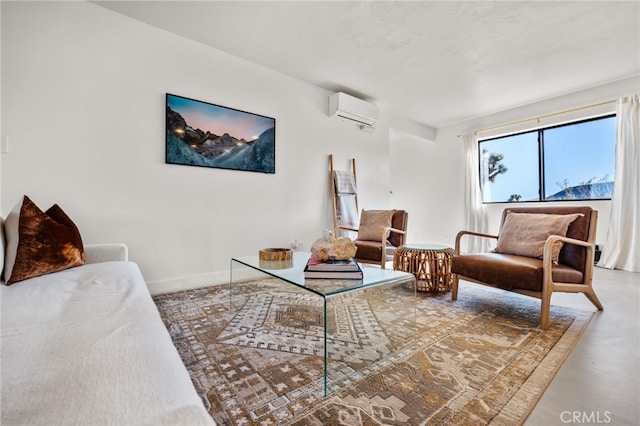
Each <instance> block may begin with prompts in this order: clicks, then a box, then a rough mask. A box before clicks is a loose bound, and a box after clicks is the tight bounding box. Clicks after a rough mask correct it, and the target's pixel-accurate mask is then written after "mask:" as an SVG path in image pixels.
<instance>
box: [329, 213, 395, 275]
mask: <svg viewBox="0 0 640 426" xmlns="http://www.w3.org/2000/svg"><path fill="white" fill-rule="evenodd" d="M395 214H402V215H403V218H402V222H403V223H404V225H405V229H406V225H407V222H408V213H407V212H406V211H404V210H397V211H396V213H395ZM336 229H343V230H346V231H353V232H358V228H353V227H349V226H342V225H338V226H336ZM391 234H397V235H399V236H400V237H399V243H400V244H398V245H397V246H394V245H390V243H389V238H390V237H391ZM406 235H407V233H406V230H403V229H397V228H392V227H385V228H384V233H383V236H382V239H381V241H380V243H378V242H372V241H366V242H365V241H362V240H358V238H357V237H356V239H355V240H354V243H355V245H356V247H358V246H359V245H364V244H371V243H373V244H376V245H378V246H379V247H380V257H379V258H378V257H377V256H376V257H373V256H372V257H364V256H362V255H361V254H360V253H361V250H360V249H359V250H358V252H356V256H355V259H356V261H358V262H361V263H369V264H373V265H379V266H380V267H381V268H382V269H385V268H386V264H387V262H388V261H389V260H392V259H393V253H388V249H389V248H393V251H395V249H396V248H397V247H400V246H401V245H402V244H404V243H405V242H406Z"/></svg>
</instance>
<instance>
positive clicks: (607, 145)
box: [479, 115, 616, 203]
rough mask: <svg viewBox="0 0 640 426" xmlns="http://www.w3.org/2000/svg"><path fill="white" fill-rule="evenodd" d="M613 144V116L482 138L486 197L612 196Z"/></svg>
mask: <svg viewBox="0 0 640 426" xmlns="http://www.w3.org/2000/svg"><path fill="white" fill-rule="evenodd" d="M615 144H616V117H615V115H609V116H606V117H599V118H594V119H590V120H584V121H580V122H575V123H570V124H564V125H561V126H554V127H547V128H543V129H538V130H534V131H530V132H524V133H518V134H515V135H508V136H502V137H498V138H493V139H485V140H482V141H480V142H479V153H480V159H479V163H480V182H481V186H482V200H483V202H485V203H503V202H525V201H558V200H603V199H610V198H611V195H612V194H613V178H614V176H615Z"/></svg>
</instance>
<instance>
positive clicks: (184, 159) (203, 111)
mask: <svg viewBox="0 0 640 426" xmlns="http://www.w3.org/2000/svg"><path fill="white" fill-rule="evenodd" d="M165 130H166V131H165V134H166V138H165V147H166V148H165V162H166V163H167V164H180V165H187V166H200V167H210V168H217V169H229V170H242V171H249V172H259V173H267V174H274V173H275V171H276V168H275V156H276V146H275V142H276V137H275V130H276V120H275V118H272V117H267V116H264V115H260V114H255V113H251V112H247V111H241V110H238V109H235V108H229V107H225V106H222V105H217V104H213V103H209V102H205V101H199V100H195V99H191V98H187V97H184V96H178V95H174V94H171V93H167V94H166V129H165Z"/></svg>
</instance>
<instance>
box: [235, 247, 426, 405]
mask: <svg viewBox="0 0 640 426" xmlns="http://www.w3.org/2000/svg"><path fill="white" fill-rule="evenodd" d="M310 255H311V253H307V252H294V254H293V259H292V261H288V262H283V263H279V262H264V261H261V260H260V259H259V257H258V256H248V257H238V258H232V259H231V265H230V279H229V306H230V310H231V312H232V313H234V315H235V316H234V318H233V319H232V321H242V320H243V318H247V317H251V318H252V321H253V323H252V326H255V324H257V323H259V326H258V327H256V328H262V327H263V325H262V324H266V322H268V321H272V322H274V321H275V322H278V324H277V327H273V328H272V329H271V330H270V331H269V333H271V335H270V336H269V335H268V336H267V341H261V342H260V343H258V344H256V347H263V348H264V349H265V350H269V349H273V350H285V351H288V352H291V353H300V354H303V355H317V356H319V357H322V361H323V370H324V371H323V372H322V373H323V374H322V376H323V377H322V378H321V380H322V381H323V384H322V387H323V392H324V395H325V396H326V395H328V394H329V393H331V392H334V391H335V390H337V389H339V388H340V387H342V386H344V385H346V384H349V383H352V382H353V381H354V380H357V379H358V378H359V377H363V376H364V375H366V374H369V373H370V372H373V371H375V370H376V369H377V368H381V367H383V366H384V365H387V364H390V363H392V362H393V361H394V359H395V357H397V356H400V355H401V354H402V353H405V352H406V351H407V350H409V349H411V348H413V347H414V346H415V344H416V290H415V288H416V286H415V284H414V282H415V276H414V275H412V274H410V273H406V272H400V271H392V270H388V269H381V268H379V267H376V266H369V265H360V266H361V268H362V271H363V279H362V280H351V279H349V280H346V279H343V280H338V279H305V277H304V267H305V265H306V263H307V260H308V259H309V256H310ZM264 278H273V279H275V280H269V282H275V283H276V284H275V285H276V288H277V289H276V290H275V293H274V290H273V287H272V286H271V285H270V284H269V285H266V284H264V285H261V284H259V283H260V281H255V283H256V284H255V288H253V287H252V288H250V290H249V291H247V289H246V288H245V289H244V290H243V291H240V287H239V286H240V285H252V283H253V282H254V280H260V279H264ZM267 292H270V294H269V296H268V297H267V296H265V295H264V294H263V295H262V296H261V293H267ZM278 292H280V293H279V295H275V296H274V295H273V294H276V293H278ZM282 294H285V295H286V296H282ZM285 299H286V301H283V300H285ZM236 317H241V318H240V319H238V318H236ZM285 317H286V318H285ZM247 328H248V327H247V326H246V324H245V325H243V326H238V332H239V333H242V330H243V329H244V330H245V331H246V330H247ZM267 334H268V333H267ZM276 334H277V335H278V337H279V338H280V340H278V341H275V340H274V341H272V342H269V341H268V338H269V337H272V336H273V335H276ZM282 336H286V338H284V337H282ZM296 339H297V340H296ZM258 345H262V346H258ZM287 345H290V346H287ZM283 348H284V349H283Z"/></svg>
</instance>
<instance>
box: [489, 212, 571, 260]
mask: <svg viewBox="0 0 640 426" xmlns="http://www.w3.org/2000/svg"><path fill="white" fill-rule="evenodd" d="M580 216H583V215H582V213H574V214H566V215H561V214H543V213H513V212H511V211H508V212H507V215H506V217H505V219H504V223H503V224H502V227H501V228H500V235H499V236H498V245H497V246H496V248H495V249H494V250H493V251H494V252H495V253H504V254H515V255H519V256H526V257H535V258H539V259H542V256H543V254H544V243H545V241H547V238H548V237H549V236H551V235H560V236H562V237H564V236H566V235H567V230H568V229H569V225H571V222H573V221H574V220H576V219H577V218H578V217H580ZM562 245H563V243H562V242H561V241H557V242H556V243H555V244H554V245H553V247H552V251H551V255H552V256H551V257H552V259H553V262H555V263H557V262H558V256H559V254H560V249H561V248H562Z"/></svg>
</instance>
